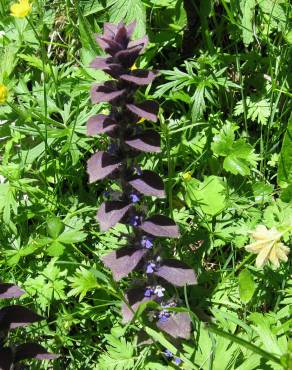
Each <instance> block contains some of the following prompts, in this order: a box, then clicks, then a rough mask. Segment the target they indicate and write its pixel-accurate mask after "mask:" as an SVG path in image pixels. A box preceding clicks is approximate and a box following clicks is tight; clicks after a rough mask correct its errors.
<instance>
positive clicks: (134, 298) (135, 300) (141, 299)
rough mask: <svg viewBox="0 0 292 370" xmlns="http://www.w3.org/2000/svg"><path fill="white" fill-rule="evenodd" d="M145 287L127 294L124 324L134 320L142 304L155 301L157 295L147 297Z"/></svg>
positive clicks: (123, 314) (123, 310) (133, 289)
mask: <svg viewBox="0 0 292 370" xmlns="http://www.w3.org/2000/svg"><path fill="white" fill-rule="evenodd" d="M144 293H145V287H137V288H132V289H130V290H129V291H128V292H127V293H126V297H125V298H126V301H127V303H125V302H123V304H122V317H123V323H127V322H129V321H131V320H132V318H133V317H134V314H135V312H136V311H137V309H138V308H139V306H140V304H141V303H145V302H148V301H151V300H154V299H155V295H150V296H145V294H144Z"/></svg>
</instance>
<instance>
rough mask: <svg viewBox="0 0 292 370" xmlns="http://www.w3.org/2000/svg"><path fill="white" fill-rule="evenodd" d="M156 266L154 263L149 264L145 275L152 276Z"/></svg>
mask: <svg viewBox="0 0 292 370" xmlns="http://www.w3.org/2000/svg"><path fill="white" fill-rule="evenodd" d="M155 267H156V264H155V263H154V262H149V263H148V264H147V267H146V274H153V272H154V268H155Z"/></svg>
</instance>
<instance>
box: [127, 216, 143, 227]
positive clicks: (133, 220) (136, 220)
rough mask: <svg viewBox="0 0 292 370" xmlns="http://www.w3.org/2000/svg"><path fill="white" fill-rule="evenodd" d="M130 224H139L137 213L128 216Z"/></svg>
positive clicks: (139, 219)
mask: <svg viewBox="0 0 292 370" xmlns="http://www.w3.org/2000/svg"><path fill="white" fill-rule="evenodd" d="M130 224H131V225H132V226H139V225H141V218H140V217H139V216H137V215H132V216H131V217H130Z"/></svg>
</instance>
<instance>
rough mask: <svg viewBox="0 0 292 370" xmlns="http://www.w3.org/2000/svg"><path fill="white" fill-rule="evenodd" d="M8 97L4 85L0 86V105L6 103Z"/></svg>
mask: <svg viewBox="0 0 292 370" xmlns="http://www.w3.org/2000/svg"><path fill="white" fill-rule="evenodd" d="M7 96H8V90H7V87H6V86H5V85H2V84H0V104H3V103H5V102H6V100H7Z"/></svg>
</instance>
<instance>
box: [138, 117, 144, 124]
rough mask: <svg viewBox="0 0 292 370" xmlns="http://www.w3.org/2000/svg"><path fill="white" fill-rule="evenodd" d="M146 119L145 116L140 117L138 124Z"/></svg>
mask: <svg viewBox="0 0 292 370" xmlns="http://www.w3.org/2000/svg"><path fill="white" fill-rule="evenodd" d="M144 121H145V118H143V117H142V118H140V119H139V121H138V122H137V123H138V124H139V123H143V122H144Z"/></svg>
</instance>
